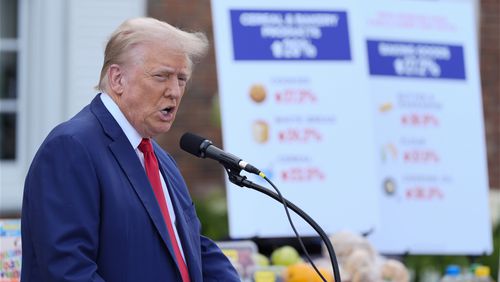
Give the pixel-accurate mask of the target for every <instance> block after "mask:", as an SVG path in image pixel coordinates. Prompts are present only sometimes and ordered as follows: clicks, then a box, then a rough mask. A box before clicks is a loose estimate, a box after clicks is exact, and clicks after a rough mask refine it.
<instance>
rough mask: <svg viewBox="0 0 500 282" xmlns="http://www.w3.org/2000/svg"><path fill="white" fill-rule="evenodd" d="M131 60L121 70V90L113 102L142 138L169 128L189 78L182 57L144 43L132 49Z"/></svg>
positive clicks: (166, 49)
mask: <svg viewBox="0 0 500 282" xmlns="http://www.w3.org/2000/svg"><path fill="white" fill-rule="evenodd" d="M130 54H131V55H132V57H133V59H131V60H130V61H129V62H128V63H126V64H125V65H123V66H122V67H121V73H122V77H121V79H122V81H121V83H122V89H121V90H122V91H121V93H120V94H121V95H117V97H116V98H117V99H116V100H115V101H116V103H117V104H118V106H119V108H120V110H121V111H122V112H123V114H124V115H125V117H126V118H127V120H128V121H129V122H130V123H131V124H132V126H133V127H134V128H135V129H136V130H137V132H139V134H140V135H141V136H142V137H153V136H156V135H158V134H160V133H165V132H167V131H168V130H169V129H170V127H171V126H172V124H173V122H174V119H175V115H176V113H177V110H178V108H179V104H180V102H181V98H182V96H183V94H184V90H185V88H186V83H187V81H188V79H189V76H190V70H189V64H188V60H187V58H186V56H185V54H181V53H179V52H175V51H172V50H171V49H169V48H167V47H165V46H163V45H160V44H156V45H155V44H152V43H147V44H143V45H140V46H137V47H135V48H134V49H133V50H132V51H131V52H130Z"/></svg>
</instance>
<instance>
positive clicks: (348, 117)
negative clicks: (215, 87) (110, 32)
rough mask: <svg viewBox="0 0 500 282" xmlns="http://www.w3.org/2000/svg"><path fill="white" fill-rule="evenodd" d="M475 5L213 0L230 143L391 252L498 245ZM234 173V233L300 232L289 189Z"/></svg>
mask: <svg viewBox="0 0 500 282" xmlns="http://www.w3.org/2000/svg"><path fill="white" fill-rule="evenodd" d="M471 7H472V4H471V3H468V2H459V3H440V2H432V3H428V2H416V1H413V2H407V1H405V2H401V1H378V2H377V3H376V4H370V3H362V2H361V1H329V2H325V1H293V2H289V1H260V0H259V1H251V2H250V1H243V0H240V1H217V0H215V1H212V13H213V19H214V32H215V46H216V57H217V67H218V68H217V69H218V79H219V91H220V93H219V94H220V103H221V115H222V128H223V140H224V149H225V150H227V151H229V152H231V153H234V154H236V155H238V156H240V157H243V158H244V159H245V160H246V161H249V162H250V163H252V164H254V165H256V166H257V167H259V168H260V169H261V170H263V171H264V172H265V173H266V175H267V176H268V177H269V178H270V179H271V180H272V181H273V182H274V183H275V184H276V185H277V186H278V188H280V189H281V192H282V193H283V194H284V196H285V197H286V198H287V199H289V200H290V201H291V202H293V203H295V204H296V205H298V206H299V207H300V208H302V209H303V210H304V211H306V212H307V213H308V214H309V215H310V216H311V217H312V218H314V219H315V220H316V221H317V222H318V223H319V224H320V225H321V226H322V228H323V229H324V230H325V231H326V232H327V233H333V232H336V231H338V230H340V229H350V230H353V231H356V232H368V231H373V232H372V234H371V235H370V237H369V238H370V239H371V240H372V241H373V242H374V244H375V245H376V246H377V248H378V249H379V250H381V251H382V252H384V253H406V252H411V253H468V254H472V253H483V252H489V251H491V232H490V228H491V227H490V225H489V221H488V208H487V205H488V202H487V189H488V186H487V174H486V160H485V155H486V154H485V146H484V143H485V142H484V129H483V120H482V110H481V95H480V93H481V92H480V84H479V76H478V64H477V53H476V52H477V47H476V45H477V44H476V41H475V25H474V14H473V11H474V9H471ZM412 52H413V53H412ZM465 148H467V150H466V149H465ZM253 180H254V181H256V182H257V183H259V184H262V185H265V184H266V183H265V182H263V181H261V180H258V179H255V178H253ZM227 186H228V187H227V197H228V207H229V227H230V235H231V236H232V237H234V238H245V237H253V236H259V237H283V236H292V234H293V233H292V230H291V228H290V226H289V224H288V222H287V220H286V218H285V215H284V211H283V207H282V206H280V205H279V203H277V202H275V201H273V200H271V199H266V198H265V197H266V196H264V195H262V194H259V193H257V192H254V191H248V190H246V189H242V188H239V187H237V186H235V185H233V184H231V183H228V185H227ZM267 186H268V185H267ZM295 222H296V225H297V228H298V230H299V233H301V235H311V236H314V235H316V233H315V232H314V231H313V230H312V229H311V228H310V227H308V226H307V225H306V223H305V222H303V221H302V220H295ZM471 237H472V238H475V239H474V240H471V239H470V238H471Z"/></svg>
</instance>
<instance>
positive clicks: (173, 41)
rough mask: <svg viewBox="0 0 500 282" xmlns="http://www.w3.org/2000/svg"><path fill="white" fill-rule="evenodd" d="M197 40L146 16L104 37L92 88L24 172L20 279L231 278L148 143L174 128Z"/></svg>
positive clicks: (169, 164) (167, 162) (168, 161)
mask: <svg viewBox="0 0 500 282" xmlns="http://www.w3.org/2000/svg"><path fill="white" fill-rule="evenodd" d="M207 46H208V43H207V40H206V37H205V36H204V35H203V34H201V33H188V32H184V31H182V30H179V29H177V28H175V27H173V26H171V25H169V24H167V23H165V22H161V21H158V20H155V19H151V18H137V19H131V20H128V21H125V22H124V23H123V24H122V25H120V26H119V27H118V29H117V30H116V31H115V32H114V33H113V34H112V35H111V38H110V39H109V41H108V44H107V46H106V50H105V58H104V64H103V68H102V71H101V76H100V81H99V86H98V87H99V89H100V90H101V91H102V93H100V94H98V95H97V96H96V97H95V98H94V99H93V101H92V102H91V103H90V104H89V105H88V106H86V107H85V108H84V109H83V110H82V111H81V112H79V113H78V114H77V115H76V116H74V117H73V118H72V119H70V120H69V121H67V122H64V123H62V124H60V125H58V126H57V127H56V128H55V129H54V130H52V132H51V133H50V134H49V135H48V137H47V138H46V139H45V141H44V142H43V144H42V145H41V147H40V149H39V150H38V152H37V154H36V156H35V158H34V160H33V162H32V165H31V167H30V170H29V172H28V175H27V177H26V182H25V188H24V199H23V208H22V244H23V245H22V249H23V253H22V273H21V280H22V281H51V282H52V281H116V282H125V281H134V282H137V281H147V282H151V281H163V282H167V281H184V282H185V281H192V282H195V281H200V282H201V281H239V277H238V275H237V273H236V271H235V269H234V268H233V266H232V265H231V263H230V262H229V260H228V259H227V258H226V257H225V256H224V255H223V254H222V252H221V251H220V249H219V248H218V247H217V246H216V245H215V244H214V242H212V241H211V240H210V239H208V238H206V237H204V236H202V235H201V234H200V222H199V220H198V217H197V215H196V212H195V209H194V206H193V202H192V200H191V198H190V196H189V193H188V189H187V187H186V184H185V183H184V180H183V178H182V176H181V174H180V172H179V170H178V168H177V166H176V164H175V162H174V160H173V159H172V157H171V156H170V155H169V154H168V153H166V152H165V151H163V150H162V149H161V148H160V147H159V146H158V145H157V144H156V143H155V142H154V141H151V138H152V137H154V136H157V135H158V134H161V133H165V132H167V131H168V130H169V129H170V127H171V126H172V123H173V122H174V119H175V115H176V113H177V110H178V108H179V104H180V101H181V98H182V96H183V94H184V91H185V87H186V84H187V82H188V80H189V79H190V77H191V73H192V69H193V63H194V62H195V61H196V60H197V59H199V58H201V57H202V56H203V55H204V54H205V53H206V49H207ZM144 146H146V147H147V148H149V151H148V149H145V148H146V147H144ZM148 146H149V147H148ZM151 164H152V165H153V166H151ZM150 173H152V174H153V175H156V178H155V177H154V176H150ZM154 179H156V180H154Z"/></svg>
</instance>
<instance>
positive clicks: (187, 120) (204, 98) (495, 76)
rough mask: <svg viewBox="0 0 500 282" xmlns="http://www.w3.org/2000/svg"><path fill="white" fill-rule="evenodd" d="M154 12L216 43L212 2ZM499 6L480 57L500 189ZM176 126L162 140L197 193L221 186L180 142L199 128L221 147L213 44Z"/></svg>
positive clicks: (491, 157)
mask: <svg viewBox="0 0 500 282" xmlns="http://www.w3.org/2000/svg"><path fill="white" fill-rule="evenodd" d="M148 13H149V15H150V16H152V17H155V18H158V19H162V20H165V21H167V22H169V23H171V24H173V25H175V26H178V27H181V28H183V29H187V30H197V31H198V30H199V31H203V32H205V33H206V34H207V36H208V38H209V40H210V42H211V44H213V30H212V19H211V9H210V1H209V0H149V7H148ZM499 18H500V6H499V1H498V0H481V16H480V37H479V38H480V46H481V49H480V56H481V58H480V60H481V78H482V82H481V84H482V89H483V104H484V116H485V129H486V139H487V151H488V167H489V181H490V187H494V188H496V189H500V72H499V68H500V37H499V35H500V20H499ZM193 76H194V79H193V82H192V83H191V85H190V88H189V90H188V92H187V94H186V96H184V99H183V102H182V107H181V109H180V112H179V113H178V116H177V120H176V123H175V125H174V127H173V128H172V130H171V131H170V132H169V133H167V134H165V135H163V136H160V137H159V138H158V141H159V142H160V144H161V145H162V146H163V147H164V148H166V149H167V150H168V151H169V152H170V153H171V154H173V156H174V158H175V159H176V160H177V162H178V164H179V166H180V167H181V170H182V171H183V174H184V177H185V178H186V182H188V185H189V187H190V189H191V191H192V192H193V193H194V194H197V195H202V194H204V193H206V192H208V191H210V190H211V189H218V188H222V187H223V185H224V179H225V177H226V176H225V174H224V172H223V171H222V169H221V167H220V166H219V165H218V164H217V163H215V162H214V161H209V160H201V159H196V158H195V157H193V156H191V155H188V154H187V153H184V152H182V151H181V150H180V149H178V148H179V145H178V140H179V138H180V137H181V136H182V134H183V133H184V132H185V131H192V132H196V133H198V134H200V135H202V136H205V137H207V138H209V139H211V140H212V141H214V143H216V144H219V145H222V140H221V129H220V126H219V123H218V121H217V118H218V112H217V110H216V108H215V107H214V106H213V105H214V104H216V103H217V101H216V100H215V99H216V98H217V76H216V66H215V55H214V48H213V45H211V49H210V52H209V55H208V56H207V58H205V59H204V60H203V61H202V62H201V63H200V64H199V65H198V66H197V68H196V70H195V72H194V75H193Z"/></svg>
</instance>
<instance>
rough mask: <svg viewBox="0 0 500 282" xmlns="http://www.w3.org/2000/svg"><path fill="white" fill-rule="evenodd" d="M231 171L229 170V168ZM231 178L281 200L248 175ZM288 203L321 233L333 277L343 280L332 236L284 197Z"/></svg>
mask: <svg viewBox="0 0 500 282" xmlns="http://www.w3.org/2000/svg"><path fill="white" fill-rule="evenodd" d="M228 172H229V170H228ZM229 180H230V181H231V182H232V183H234V184H236V185H238V186H240V187H247V188H250V189H253V190H255V191H258V192H261V193H263V194H266V195H267V196H269V197H271V198H273V199H275V200H276V201H278V202H281V200H280V198H279V196H278V194H276V193H275V192H273V191H271V190H269V189H266V188H264V187H262V186H260V185H258V184H255V183H253V182H252V181H249V180H247V179H246V177H244V176H241V175H239V174H232V173H231V174H229ZM283 199H284V200H285V202H286V204H287V206H288V207H289V208H290V209H291V210H292V211H294V212H295V213H296V214H297V215H299V216H300V217H302V219H304V220H305V221H306V222H307V223H309V225H311V227H312V228H313V229H314V230H316V232H317V233H318V234H319V236H320V237H321V239H322V240H323V242H324V243H325V246H326V249H327V251H328V255H329V256H330V261H331V263H332V267H333V278H334V281H335V282H341V281H342V280H341V279H342V278H341V277H340V271H339V265H338V262H337V257H336V256H335V251H334V249H333V246H332V243H331V242H330V238H328V235H326V233H325V231H324V230H323V229H322V228H321V227H320V226H319V225H318V223H316V221H314V219H312V218H311V217H310V216H309V215H308V214H307V213H305V212H304V211H303V210H301V209H300V208H299V207H297V206H296V205H295V204H293V203H292V202H290V201H288V200H287V199H285V198H283Z"/></svg>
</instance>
